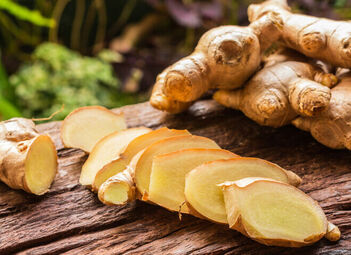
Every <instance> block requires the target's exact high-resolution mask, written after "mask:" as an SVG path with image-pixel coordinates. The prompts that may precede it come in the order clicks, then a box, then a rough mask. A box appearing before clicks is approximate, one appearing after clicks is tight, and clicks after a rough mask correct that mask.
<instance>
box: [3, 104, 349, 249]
mask: <svg viewBox="0 0 351 255" xmlns="http://www.w3.org/2000/svg"><path fill="white" fill-rule="evenodd" d="M114 111H116V112H119V111H123V112H124V113H125V116H126V119H127V123H128V126H129V127H136V126H147V127H150V128H153V129H156V128H159V127H162V126H167V127H170V128H176V129H188V130H190V131H191V132H192V133H193V134H196V135H202V136H206V137H209V138H212V139H214V140H215V141H216V142H217V143H218V144H219V145H220V146H221V147H223V148H225V149H228V150H231V151H233V152H235V153H237V154H239V155H242V156H251V157H260V158H263V159H266V160H270V161H273V162H274V163H277V164H279V165H280V166H282V167H284V168H286V169H289V170H292V171H294V172H296V173H297V174H299V175H300V176H301V177H302V178H303V183H302V185H301V189H302V190H303V191H305V192H307V194H309V195H310V196H312V197H313V198H314V199H315V200H317V201H318V202H319V203H320V205H321V206H322V207H323V209H324V211H325V213H326V215H327V217H328V219H329V220H330V221H332V222H333V223H335V224H336V225H338V226H339V228H340V230H341V233H342V238H341V240H340V241H339V242H337V243H332V242H329V241H327V240H326V239H323V240H321V241H319V242H318V243H316V244H315V245H313V246H310V247H304V248H300V249H288V248H279V247H266V246H263V245H260V244H258V243H256V242H254V241H252V240H250V239H248V238H246V237H244V236H242V235H241V234H239V233H237V232H235V231H234V230H230V229H228V227H227V226H224V225H218V224H214V223H211V222H207V221H205V220H201V219H197V218H194V217H192V216H188V215H185V216H183V218H182V220H181V221H179V219H178V215H177V214H176V213H172V212H169V211H167V210H165V209H163V208H160V207H158V206H154V205H150V204H146V203H143V202H140V201H137V202H135V203H131V204H129V205H126V206H122V207H113V206H105V205H103V204H102V203H100V202H99V201H98V199H97V196H96V195H95V194H93V193H92V192H91V191H89V190H88V189H86V188H84V187H82V186H81V185H79V183H78V179H79V174H80V170H81V166H82V164H83V162H84V161H85V160H86V158H87V156H86V154H85V153H84V152H82V151H80V150H75V149H64V148H63V146H62V143H61V142H60V138H59V131H60V125H61V123H60V122H51V123H47V124H42V125H39V126H38V129H39V131H40V132H41V133H48V134H49V135H50V136H51V137H52V138H53V139H54V141H55V144H56V147H57V149H58V154H59V173H58V175H57V177H56V179H55V182H54V183H53V185H52V188H51V190H50V191H49V192H48V193H47V194H45V195H44V196H41V197H36V196H33V195H30V194H27V193H25V192H22V191H15V190H11V189H9V188H8V187H7V186H6V185H4V184H2V183H1V184H0V253H1V254H12V253H18V254H65V253H66V254H101V253H103V254H255V255H257V254H267V255H268V254H269V255H270V254H283V255H285V254H296V253H298V254H308V255H311V254H335V255H336V254H338V255H339V254H345V255H346V254H351V192H350V190H351V164H350V162H351V152H350V151H346V150H331V149H328V148H326V147H324V146H322V145H320V144H318V143H317V142H315V141H314V140H313V138H312V137H311V136H310V134H309V133H305V132H303V131H300V130H297V129H296V128H294V127H292V126H287V127H283V128H279V129H274V128H269V127H261V126H259V125H257V124H255V123H254V122H252V121H251V120H249V119H247V118H246V117H245V116H244V115H243V114H241V113H240V112H237V111H234V110H230V109H225V108H223V107H221V106H219V105H218V104H216V103H215V102H213V101H211V100H204V101H199V102H197V103H195V104H194V105H193V106H192V107H191V108H190V109H189V110H188V112H186V113H184V114H181V115H175V116H172V115H167V114H166V113H162V112H159V111H157V110H154V109H153V108H152V107H151V106H150V105H149V104H148V103H143V104H138V105H131V106H125V107H122V108H120V109H115V110H114Z"/></svg>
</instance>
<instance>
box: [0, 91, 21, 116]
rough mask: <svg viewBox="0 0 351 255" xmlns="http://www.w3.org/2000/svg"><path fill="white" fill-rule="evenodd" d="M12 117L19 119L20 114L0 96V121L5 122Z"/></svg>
mask: <svg viewBox="0 0 351 255" xmlns="http://www.w3.org/2000/svg"><path fill="white" fill-rule="evenodd" d="M13 117H21V113H20V112H19V111H18V109H17V108H16V107H15V106H14V105H12V104H11V103H10V102H9V101H7V100H6V99H5V98H3V97H1V95H0V119H5V120H6V119H10V118H13Z"/></svg>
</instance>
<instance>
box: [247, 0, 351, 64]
mask: <svg viewBox="0 0 351 255" xmlns="http://www.w3.org/2000/svg"><path fill="white" fill-rule="evenodd" d="M272 14H275V15H277V16H279V17H280V18H281V19H282V23H283V24H282V28H281V30H279V32H280V37H279V39H280V41H281V42H282V43H283V44H284V45H285V46H287V47H289V48H292V49H295V50H297V51H299V52H301V53H303V54H304V55H306V56H308V57H311V58H315V59H320V60H323V61H325V62H328V63H330V64H332V65H334V66H338V67H345V68H350V67H351V23H350V22H349V21H335V20H330V19H325V18H318V17H313V16H308V15H303V14H294V13H291V11H290V7H289V6H288V4H287V1H286V0H269V1H265V2H263V3H260V4H251V5H250V6H249V8H248V16H249V20H250V22H255V21H257V20H259V19H262V17H264V16H272Z"/></svg>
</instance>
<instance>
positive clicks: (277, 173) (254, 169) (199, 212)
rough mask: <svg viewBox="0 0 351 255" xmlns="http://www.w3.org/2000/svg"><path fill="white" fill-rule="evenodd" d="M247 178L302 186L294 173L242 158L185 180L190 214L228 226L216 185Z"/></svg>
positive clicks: (220, 162)
mask: <svg viewBox="0 0 351 255" xmlns="http://www.w3.org/2000/svg"><path fill="white" fill-rule="evenodd" d="M246 177H264V178H272V179H275V180H278V181H282V182H285V183H289V184H292V185H294V186H298V185H299V184H300V183H301V179H300V177H298V176H297V175H296V174H294V173H293V172H291V171H287V170H284V169H283V168H281V167H279V166H278V165H276V164H273V163H271V162H268V161H266V160H263V159H258V158H245V157H242V158H240V157H239V158H233V159H225V160H216V161H212V162H208V163H205V164H203V165H200V166H198V167H196V168H195V169H193V170H192V171H190V173H188V175H187V176H186V179H185V189H184V194H185V198H186V201H187V205H188V207H189V208H190V211H191V213H192V214H194V215H196V216H200V217H203V218H207V219H209V220H211V221H214V222H218V223H227V214H226V211H225V205H224V200H223V194H222V191H221V189H220V188H219V187H218V186H217V185H218V184H221V183H223V182H226V181H236V180H240V179H242V178H246Z"/></svg>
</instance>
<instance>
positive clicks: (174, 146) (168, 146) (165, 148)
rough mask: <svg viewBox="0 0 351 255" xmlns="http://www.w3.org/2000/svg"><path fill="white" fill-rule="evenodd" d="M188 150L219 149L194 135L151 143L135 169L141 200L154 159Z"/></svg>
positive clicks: (146, 187)
mask: <svg viewBox="0 0 351 255" xmlns="http://www.w3.org/2000/svg"><path fill="white" fill-rule="evenodd" d="M190 148H204V149H220V147H219V146H218V145H217V144H216V143H215V142H214V141H213V140H211V139H209V138H205V137H200V136H194V135H186V136H177V137H170V138H166V139H163V140H161V141H158V142H156V143H153V144H152V145H150V146H149V147H147V148H146V149H145V151H144V152H143V154H142V155H141V157H140V158H139V160H138V163H137V164H136V167H135V184H136V187H137V189H138V191H139V192H140V194H141V195H142V196H143V199H145V200H147V197H148V194H149V183H150V175H151V169H152V161H153V159H154V157H155V156H158V155H162V154H166V153H170V152H174V151H178V150H181V149H190Z"/></svg>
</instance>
